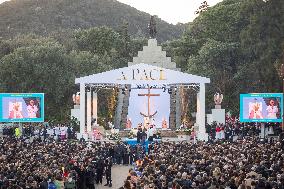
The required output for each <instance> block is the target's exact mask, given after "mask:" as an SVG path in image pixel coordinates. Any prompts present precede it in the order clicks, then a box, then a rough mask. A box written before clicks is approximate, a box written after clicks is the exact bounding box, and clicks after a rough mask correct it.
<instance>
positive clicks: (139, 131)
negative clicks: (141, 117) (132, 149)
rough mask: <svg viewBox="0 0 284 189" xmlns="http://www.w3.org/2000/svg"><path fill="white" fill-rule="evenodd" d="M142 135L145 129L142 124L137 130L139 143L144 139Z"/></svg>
mask: <svg viewBox="0 0 284 189" xmlns="http://www.w3.org/2000/svg"><path fill="white" fill-rule="evenodd" d="M142 135H143V131H142V128H141V126H140V125H139V126H138V132H137V143H138V144H139V143H140V142H141V140H142Z"/></svg>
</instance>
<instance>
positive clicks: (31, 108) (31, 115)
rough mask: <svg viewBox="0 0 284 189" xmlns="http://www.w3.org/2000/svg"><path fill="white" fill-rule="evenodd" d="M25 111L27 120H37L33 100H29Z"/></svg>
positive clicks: (36, 109)
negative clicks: (26, 111)
mask: <svg viewBox="0 0 284 189" xmlns="http://www.w3.org/2000/svg"><path fill="white" fill-rule="evenodd" d="M27 110H28V117H29V118H37V112H38V107H37V105H35V102H34V101H33V100H30V102H29V105H28V107H27Z"/></svg>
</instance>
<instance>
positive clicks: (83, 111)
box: [80, 83, 85, 134]
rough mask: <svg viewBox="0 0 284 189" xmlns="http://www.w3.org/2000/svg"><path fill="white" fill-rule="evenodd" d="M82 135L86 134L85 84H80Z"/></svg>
mask: <svg viewBox="0 0 284 189" xmlns="http://www.w3.org/2000/svg"><path fill="white" fill-rule="evenodd" d="M80 133H81V134H83V133H85V83H80Z"/></svg>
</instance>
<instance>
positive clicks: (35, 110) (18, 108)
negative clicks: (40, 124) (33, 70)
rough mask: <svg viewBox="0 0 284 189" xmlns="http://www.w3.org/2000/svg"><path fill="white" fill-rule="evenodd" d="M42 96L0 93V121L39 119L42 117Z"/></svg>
mask: <svg viewBox="0 0 284 189" xmlns="http://www.w3.org/2000/svg"><path fill="white" fill-rule="evenodd" d="M42 102H43V96H42V97H41V96H40V95H34V96H33V94H30V95H26V94H23V95H19V94H15V95H14V94H3V95H2V96H1V94H0V121H2V122H5V121H14V120H15V121H19V122H21V121H23V122H25V121H27V122H29V121H33V120H35V121H39V120H40V119H43V112H42V108H43V107H42V106H43V103H42Z"/></svg>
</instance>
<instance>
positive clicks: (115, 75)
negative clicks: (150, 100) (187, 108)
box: [75, 63, 210, 140]
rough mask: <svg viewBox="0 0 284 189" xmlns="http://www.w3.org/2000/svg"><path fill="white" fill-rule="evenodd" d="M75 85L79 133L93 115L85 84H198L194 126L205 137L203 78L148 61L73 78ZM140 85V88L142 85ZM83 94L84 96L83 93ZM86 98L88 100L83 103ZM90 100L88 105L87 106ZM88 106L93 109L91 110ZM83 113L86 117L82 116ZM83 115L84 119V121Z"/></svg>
mask: <svg viewBox="0 0 284 189" xmlns="http://www.w3.org/2000/svg"><path fill="white" fill-rule="evenodd" d="M75 83H76V84H80V133H81V134H84V133H85V132H90V131H91V114H93V116H94V118H97V94H96V92H93V93H94V94H93V95H91V92H87V93H86V86H94V87H96V86H97V87H98V88H99V87H101V86H103V87H104V86H106V85H110V86H115V87H118V88H123V85H131V86H132V87H131V88H135V85H136V86H137V88H139V85H140V86H141V85H142V86H145V85H146V86H148V87H153V86H154V88H155V86H158V88H159V87H160V86H163V87H164V86H165V85H166V86H175V85H177V86H179V85H184V86H186V85H191V84H193V85H196V84H197V85H198V86H199V91H198V93H197V110H196V112H197V113H196V124H197V126H198V133H197V137H198V139H200V140H208V137H207V134H206V131H205V84H206V83H210V79H209V78H206V77H201V76H196V75H192V74H187V73H182V72H179V71H175V70H170V69H165V68H161V67H157V66H152V65H148V64H143V63H141V64H135V65H133V66H129V67H124V68H119V69H115V70H111V71H107V72H103V73H98V74H94V75H89V76H85V77H81V78H76V79H75ZM142 88H143V87H142ZM86 94H87V95H86ZM86 101H87V102H88V103H86ZM91 102H92V104H93V105H92V106H91ZM91 108H93V110H92V111H91ZM86 115H87V116H86ZM86 118H87V120H86Z"/></svg>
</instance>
